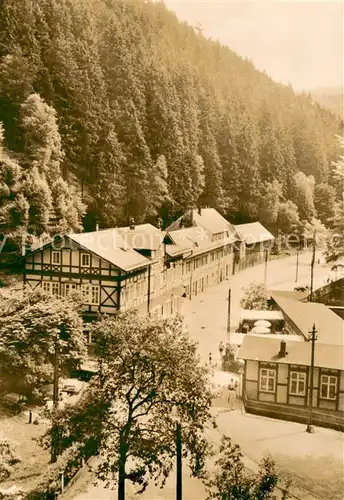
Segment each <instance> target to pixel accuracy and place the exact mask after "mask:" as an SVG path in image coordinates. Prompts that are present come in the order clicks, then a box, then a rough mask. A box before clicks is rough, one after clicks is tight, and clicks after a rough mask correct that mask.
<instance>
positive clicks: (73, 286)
mask: <svg viewBox="0 0 344 500" xmlns="http://www.w3.org/2000/svg"><path fill="white" fill-rule="evenodd" d="M77 288H78V285H76V284H75V283H66V284H65V286H64V290H65V295H66V296H67V295H69V294H70V292H72V291H75V290H77Z"/></svg>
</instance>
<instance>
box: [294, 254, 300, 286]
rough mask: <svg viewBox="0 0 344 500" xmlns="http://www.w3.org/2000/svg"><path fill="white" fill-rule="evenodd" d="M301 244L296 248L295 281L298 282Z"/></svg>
mask: <svg viewBox="0 0 344 500" xmlns="http://www.w3.org/2000/svg"><path fill="white" fill-rule="evenodd" d="M299 252H300V249H299V246H298V247H297V248H296V276H295V283H297V282H298V279H299Z"/></svg>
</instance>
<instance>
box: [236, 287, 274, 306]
mask: <svg viewBox="0 0 344 500" xmlns="http://www.w3.org/2000/svg"><path fill="white" fill-rule="evenodd" d="M243 290H244V296H243V298H242V299H241V301H240V306H241V307H242V308H243V309H254V310H259V311H266V310H268V309H269V298H270V297H269V294H268V292H267V289H266V287H265V285H264V284H263V283H257V282H255V281H254V282H252V283H251V284H250V285H249V286H248V287H247V288H244V289H243Z"/></svg>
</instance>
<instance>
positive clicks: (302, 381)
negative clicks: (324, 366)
mask: <svg viewBox="0 0 344 500" xmlns="http://www.w3.org/2000/svg"><path fill="white" fill-rule="evenodd" d="M289 394H291V395H292V396H305V395H306V374H305V373H304V372H290V382H289Z"/></svg>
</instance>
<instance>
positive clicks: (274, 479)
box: [206, 436, 290, 500]
mask: <svg viewBox="0 0 344 500" xmlns="http://www.w3.org/2000/svg"><path fill="white" fill-rule="evenodd" d="M242 458H243V455H242V453H241V451H240V448H239V446H238V445H235V444H233V443H232V441H231V439H230V438H229V437H226V436H224V437H223V438H222V442H221V445H220V456H219V458H218V459H217V461H216V462H215V464H216V466H217V467H218V470H217V472H216V473H215V476H214V477H213V478H211V479H210V480H208V481H206V484H207V487H208V493H209V496H208V498H207V500H212V499H213V500H251V499H252V500H258V499H259V500H276V499H277V498H282V499H283V500H285V499H286V498H288V490H289V487H290V483H287V484H286V485H284V487H283V488H281V489H282V495H283V496H282V497H276V496H275V493H276V487H277V485H278V483H279V477H278V471H277V469H276V466H275V463H274V462H273V461H272V460H271V459H269V458H265V459H263V460H262V462H261V464H260V467H259V471H258V473H257V474H252V473H249V472H248V471H247V470H246V469H245V467H244V464H243V461H242Z"/></svg>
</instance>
